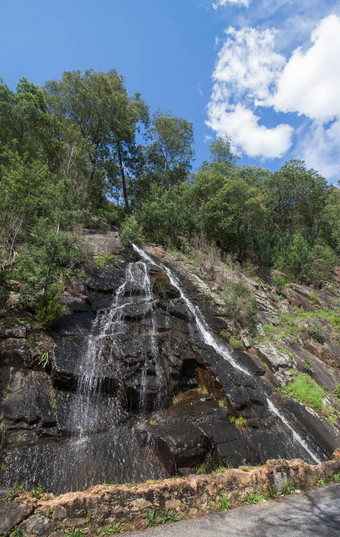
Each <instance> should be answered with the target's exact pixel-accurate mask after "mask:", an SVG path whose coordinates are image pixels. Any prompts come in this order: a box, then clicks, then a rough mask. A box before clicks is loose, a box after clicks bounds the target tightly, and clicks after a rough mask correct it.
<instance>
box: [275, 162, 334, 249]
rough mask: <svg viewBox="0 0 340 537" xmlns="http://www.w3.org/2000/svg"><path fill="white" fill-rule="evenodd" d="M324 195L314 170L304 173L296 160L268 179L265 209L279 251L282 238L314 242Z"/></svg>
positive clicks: (322, 187) (302, 163)
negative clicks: (298, 237) (295, 235)
mask: <svg viewBox="0 0 340 537" xmlns="http://www.w3.org/2000/svg"><path fill="white" fill-rule="evenodd" d="M327 191H328V187H327V183H326V181H325V179H324V178H323V177H321V176H320V175H319V174H318V173H317V172H316V171H315V170H307V169H306V166H305V163H304V162H302V161H299V160H291V161H289V162H287V163H286V164H285V165H284V166H282V168H281V170H280V171H278V172H276V173H274V174H273V175H272V176H270V177H269V178H268V181H267V183H266V195H267V205H268V208H269V209H270V212H271V221H272V223H273V224H274V225H275V226H277V228H278V230H279V235H280V249H281V250H282V249H283V245H284V236H285V235H286V234H287V235H289V236H290V235H292V234H293V233H300V234H302V235H303V236H304V237H305V238H309V239H310V240H312V241H314V240H315V239H316V237H317V236H318V233H319V230H320V224H321V215H322V212H323V210H324V208H325V205H326V201H327Z"/></svg>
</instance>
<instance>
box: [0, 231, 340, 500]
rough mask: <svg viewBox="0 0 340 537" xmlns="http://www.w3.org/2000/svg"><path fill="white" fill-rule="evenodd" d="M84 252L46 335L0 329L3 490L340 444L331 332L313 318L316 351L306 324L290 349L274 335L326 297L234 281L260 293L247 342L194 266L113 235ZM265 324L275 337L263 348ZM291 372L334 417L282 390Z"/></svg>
mask: <svg viewBox="0 0 340 537" xmlns="http://www.w3.org/2000/svg"><path fill="white" fill-rule="evenodd" d="M84 241H85V242H86V244H87V247H88V249H89V251H90V252H91V255H92V256H93V258H94V260H96V263H94V264H93V265H92V267H91V268H90V269H88V270H87V272H86V273H84V274H78V276H77V277H76V276H75V275H73V276H72V277H71V278H69V281H68V283H67V287H66V290H65V292H64V293H63V295H62V296H61V301H62V303H63V305H64V310H63V311H64V313H63V315H62V316H61V318H60V319H59V320H58V322H57V323H55V325H54V326H53V327H52V329H51V330H50V331H49V333H46V332H43V331H41V330H39V329H38V328H37V327H36V326H35V325H34V323H31V322H28V321H27V318H26V317H23V318H22V319H19V321H20V320H21V322H18V317H14V318H13V317H12V318H3V319H1V320H0V336H1V342H0V360H1V362H0V364H1V383H2V386H1V391H2V395H3V397H2V402H1V420H2V421H1V434H2V466H1V472H2V481H3V484H4V485H6V486H13V485H14V484H15V483H16V482H19V483H20V484H22V485H23V486H24V487H25V488H28V489H35V488H36V487H38V486H42V487H43V489H46V490H49V491H53V492H66V491H70V490H79V489H81V488H83V487H88V486H90V485H95V484H98V483H103V482H108V483H124V482H131V481H141V480H143V479H150V478H165V477H169V476H172V475H178V474H179V475H186V474H189V473H192V472H195V471H196V472H199V471H207V472H209V471H212V470H214V469H216V468H218V467H221V466H223V467H235V466H240V465H242V464H251V465H258V464H261V463H264V462H266V460H267V459H273V458H284V459H291V458H295V457H299V458H302V459H304V460H305V461H307V462H316V461H318V460H326V459H328V458H331V455H332V452H333V451H334V449H336V448H337V447H338V446H339V444H340V441H339V428H338V426H337V412H338V411H339V404H338V400H337V398H336V397H335V396H334V395H333V392H334V389H335V387H336V385H337V384H338V383H339V382H340V373H339V367H340V358H339V346H338V343H337V341H336V339H335V338H334V331H333V329H332V326H331V325H330V324H329V323H328V321H327V319H324V318H322V319H320V321H318V322H320V323H321V322H322V333H323V341H322V342H321V341H317V339H315V338H313V337H311V336H310V335H309V333H308V330H307V328H306V327H305V328H304V327H303V326H302V325H303V323H304V322H305V319H303V320H302V321H301V319H300V318H299V323H300V321H301V323H302V325H301V332H299V331H298V333H297V337H296V338H294V339H292V338H290V337H288V335H287V334H282V335H281V334H279V335H280V337H279V335H277V334H278V330H277V329H278V328H279V326H280V312H282V311H283V312H285V314H287V315H291V316H292V318H293V316H294V312H295V311H296V310H295V308H298V309H300V311H303V312H311V313H313V312H315V315H316V316H317V314H318V311H320V308H321V307H323V311H325V310H326V306H327V307H329V306H330V304H331V302H332V301H334V296H332V295H331V294H330V293H327V292H324V291H323V292H322V291H318V292H317V291H314V293H313V294H311V292H310V291H308V290H307V289H306V288H305V287H302V286H297V285H294V284H291V285H289V286H287V288H286V289H285V290H284V291H283V292H282V294H281V295H280V299H279V300H275V297H277V296H278V294H277V293H276V291H275V289H272V288H269V286H266V285H265V284H263V283H262V282H259V281H255V280H253V279H252V278H249V277H248V276H245V275H242V274H241V275H238V276H237V277H238V278H241V279H246V280H247V284H248V285H249V286H251V287H252V288H253V290H254V293H255V296H256V302H257V308H258V310H259V316H258V326H257V336H256V337H255V336H252V335H251V334H250V333H249V332H247V331H245V330H239V331H238V332H237V331H236V327H235V324H233V322H232V319H230V318H229V317H228V315H229V316H230V312H229V313H228V312H227V311H226V310H225V304H224V302H223V300H221V298H220V296H219V294H218V291H219V289H218V288H215V289H214V286H211V285H208V284H207V282H206V281H204V278H203V277H201V276H200V275H199V274H198V273H197V272H198V271H197V267H196V266H195V262H194V260H191V261H189V260H188V259H187V258H182V259H179V258H178V256H177V257H175V256H174V255H170V254H169V253H167V252H165V251H162V250H160V249H157V248H151V249H149V250H148V252H149V255H151V257H146V258H145V257H141V255H139V254H138V253H137V252H135V251H133V250H132V249H125V248H123V247H122V246H121V244H120V242H119V239H118V236H117V234H116V233H115V232H108V233H106V234H102V235H96V234H93V233H90V232H88V233H85V234H84ZM162 263H164V264H165V267H164V266H162ZM167 267H170V272H169V269H168V268H167ZM195 273H196V274H195ZM169 274H170V275H169ZM171 275H173V278H172V277H171ZM235 277H236V276H235V274H233V275H230V278H235ZM176 282H177V283H178V284H176ZM208 283H209V282H208ZM226 285H228V282H226ZM202 323H203V325H202ZM297 325H298V323H296V326H297ZM202 326H203V329H202ZM268 326H272V327H273V329H272V334H275V336H276V335H277V338H276V337H275V338H274V337H273V338H272V340H269V339H268V337H267V332H268V330H269V329H268ZM207 333H208V334H209V337H208V336H207ZM235 338H237V344H236V345H235V343H234V345H233V346H234V347H236V348H234V349H233V350H230V346H231V343H233V341H235ZM319 339H320V338H319ZM306 364H307V365H306ZM307 366H308V367H307ZM308 368H309V371H307V369H308ZM295 371H297V372H299V371H300V372H301V373H303V372H304V373H306V374H309V376H310V377H311V378H312V377H313V378H314V379H315V380H316V381H317V382H318V383H319V384H321V385H322V386H323V389H324V390H325V391H324V400H325V406H324V408H328V409H329V408H331V409H332V412H331V411H330V410H328V416H327V415H325V412H322V411H316V410H315V409H312V408H309V407H307V406H306V405H303V404H301V403H299V402H297V401H296V400H294V399H293V398H291V397H288V396H287V395H286V394H284V393H282V392H280V391H278V390H277V388H278V387H280V386H282V385H284V384H287V383H289V382H290V381H291V380H293V379H294V374H295V373H294V372H295ZM326 414H327V413H326ZM330 416H331V417H332V418H333V419H332V420H329V417H330ZM327 418H328V419H327ZM330 421H331V422H330Z"/></svg>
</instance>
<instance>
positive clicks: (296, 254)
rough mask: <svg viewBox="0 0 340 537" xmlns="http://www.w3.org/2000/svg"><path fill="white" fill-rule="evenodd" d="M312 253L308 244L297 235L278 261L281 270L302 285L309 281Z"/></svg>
mask: <svg viewBox="0 0 340 537" xmlns="http://www.w3.org/2000/svg"><path fill="white" fill-rule="evenodd" d="M310 260H311V251H310V247H309V244H308V242H307V241H306V240H305V239H304V238H303V236H302V235H300V234H299V233H296V234H295V235H293V239H292V241H291V242H290V243H289V244H288V245H287V246H286V247H285V248H284V250H283V251H282V254H281V255H280V257H279V259H278V266H279V268H281V269H283V270H284V271H285V272H287V273H288V274H289V275H290V276H293V277H294V278H297V279H298V280H299V281H301V282H302V283H306V282H308V281H309V270H310Z"/></svg>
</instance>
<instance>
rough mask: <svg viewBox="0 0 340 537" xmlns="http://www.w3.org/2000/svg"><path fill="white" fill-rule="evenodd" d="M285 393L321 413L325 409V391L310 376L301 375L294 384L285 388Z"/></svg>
mask: <svg viewBox="0 0 340 537" xmlns="http://www.w3.org/2000/svg"><path fill="white" fill-rule="evenodd" d="M283 391H284V392H285V393H286V394H288V395H291V396H292V397H294V398H295V399H297V400H298V401H300V403H303V404H304V405H307V406H310V407H311V408H314V409H315V410H318V411H319V412H322V409H323V389H322V388H321V386H319V385H318V384H317V383H316V382H315V380H313V379H312V378H311V377H309V376H308V375H305V374H303V375H299V376H298V377H297V379H296V380H294V382H292V383H291V384H288V385H287V386H285V387H284V388H283Z"/></svg>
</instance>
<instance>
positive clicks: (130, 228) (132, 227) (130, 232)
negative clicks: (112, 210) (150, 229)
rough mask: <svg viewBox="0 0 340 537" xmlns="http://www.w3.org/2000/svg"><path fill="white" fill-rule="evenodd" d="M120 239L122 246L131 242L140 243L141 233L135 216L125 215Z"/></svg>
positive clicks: (141, 239) (141, 240)
mask: <svg viewBox="0 0 340 537" xmlns="http://www.w3.org/2000/svg"><path fill="white" fill-rule="evenodd" d="M120 240H121V242H122V244H124V246H129V245H130V244H131V243H132V242H134V243H136V244H140V243H141V242H143V233H142V229H141V226H140V224H139V223H138V222H137V219H136V217H135V216H133V215H130V216H127V217H126V218H125V220H124V222H123V225H122V230H121V234H120Z"/></svg>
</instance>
